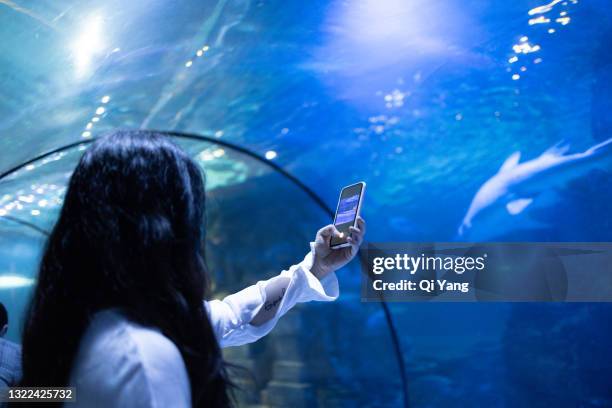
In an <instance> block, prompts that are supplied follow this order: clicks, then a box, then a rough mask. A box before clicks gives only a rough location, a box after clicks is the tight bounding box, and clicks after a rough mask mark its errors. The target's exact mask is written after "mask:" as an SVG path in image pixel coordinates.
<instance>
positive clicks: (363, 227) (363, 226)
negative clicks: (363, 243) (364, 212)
mask: <svg viewBox="0 0 612 408" xmlns="http://www.w3.org/2000/svg"><path fill="white" fill-rule="evenodd" d="M357 227H358V228H359V229H360V230H361V233H362V235H365V233H366V222H365V220H364V219H363V218H361V216H359V217H357Z"/></svg>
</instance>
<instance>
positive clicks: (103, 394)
mask: <svg viewBox="0 0 612 408" xmlns="http://www.w3.org/2000/svg"><path fill="white" fill-rule="evenodd" d="M71 378H72V381H71V383H72V384H73V385H74V386H76V387H77V392H78V398H77V401H79V402H82V403H83V404H84V405H83V406H86V405H88V404H87V403H90V404H91V403H94V402H95V405H96V406H103V405H112V406H124V405H125V406H166V405H168V404H170V405H172V406H177V405H178V406H182V405H185V406H189V405H190V390H189V379H188V376H187V370H186V368H185V364H184V361H183V359H182V357H181V354H180V352H179V350H178V348H177V347H176V345H175V344H174V343H173V342H172V341H170V339H168V338H167V337H166V336H164V335H163V334H162V333H161V332H160V331H158V330H156V329H153V328H150V327H145V326H142V325H139V324H137V323H135V322H132V321H130V320H128V319H127V318H126V317H125V316H123V315H122V314H121V313H120V312H119V311H117V310H106V311H103V312H100V313H98V314H97V315H96V316H95V317H94V319H93V321H92V322H91V324H90V326H89V328H88V329H87V330H86V332H85V334H84V336H83V337H82V339H81V344H80V347H79V352H78V354H77V357H76V359H75V363H74V365H73V370H72V375H71ZM90 397H91V400H90ZM79 405H81V404H79Z"/></svg>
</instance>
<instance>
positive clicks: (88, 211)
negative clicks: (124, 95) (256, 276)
mask: <svg viewBox="0 0 612 408" xmlns="http://www.w3.org/2000/svg"><path fill="white" fill-rule="evenodd" d="M204 209H205V194H204V182H203V179H202V174H201V170H200V168H199V167H198V166H197V165H196V163H194V162H193V161H192V160H191V159H190V158H189V157H188V156H187V155H186V154H185V153H184V152H183V151H182V150H181V149H179V148H178V147H177V146H175V145H174V144H173V143H171V142H170V141H169V140H168V139H167V138H166V137H164V136H162V135H159V134H154V133H151V132H141V131H132V132H116V133H114V134H112V135H109V136H107V137H104V138H102V139H100V140H98V141H97V142H95V143H94V144H93V145H92V146H91V147H90V148H89V149H88V150H87V151H86V152H85V154H84V156H83V157H82V158H81V160H80V162H79V164H78V165H77V167H76V169H75V171H74V173H73V175H72V178H71V180H70V183H69V186H68V190H67V192H66V197H65V200H64V206H63V208H62V210H61V213H60V216H59V219H58V221H57V224H56V225H55V227H54V229H53V231H52V233H51V236H50V237H49V240H48V242H47V245H46V249H45V251H44V255H43V258H42V261H41V265H40V271H39V277H38V284H37V286H36V289H35V292H34V297H33V300H32V303H31V305H30V309H29V312H28V316H27V320H26V324H25V329H24V336H23V379H22V382H21V385H22V386H75V387H76V396H77V403H76V405H78V406H104V407H112V406H130V407H132V406H143V407H167V406H172V407H187V406H198V407H201V406H207V407H208V406H211V407H214V406H228V405H231V401H230V396H229V395H230V388H231V384H230V382H229V380H228V376H227V373H226V369H225V364H224V361H223V358H222V355H221V350H220V347H225V346H232V345H240V344H246V343H249V342H253V341H255V340H257V339H259V338H260V337H262V336H264V335H265V334H267V333H268V332H269V331H270V330H271V329H272V328H273V327H274V325H275V324H276V321H277V320H278V318H279V317H280V316H282V315H283V314H284V313H286V312H287V311H288V310H289V309H290V308H291V307H292V306H293V305H295V304H296V303H297V302H306V301H310V300H321V301H331V300H334V299H335V298H336V297H337V296H338V281H337V279H336V277H335V274H334V271H335V270H337V269H338V268H340V267H342V266H344V265H346V264H347V263H348V262H349V261H350V260H351V259H352V258H353V257H354V256H355V255H356V253H357V250H358V246H359V244H360V243H361V241H362V239H363V235H364V233H365V224H364V221H363V220H362V219H360V220H359V221H358V227H357V228H353V229H352V238H351V241H350V242H351V246H350V247H347V248H342V249H339V250H330V249H329V240H330V237H331V236H332V235H333V234H337V233H338V232H337V230H335V228H334V227H333V226H331V225H330V226H327V227H325V228H323V229H321V230H320V231H319V232H318V233H317V236H316V239H315V242H313V243H311V251H310V253H309V254H308V255H306V257H305V258H304V260H303V261H302V262H300V263H299V264H297V265H294V266H292V267H291V268H289V270H287V271H283V272H281V273H280V275H278V276H277V277H274V278H272V279H269V280H267V281H260V282H258V283H257V284H256V285H253V286H251V287H249V288H246V289H244V290H242V291H241V292H238V293H236V294H234V295H231V296H228V297H226V298H225V299H224V300H223V301H219V300H212V301H208V302H204V301H203V300H202V299H203V298H204V295H205V293H206V292H207V289H208V284H209V281H208V274H207V272H206V266H205V262H204V256H203V248H204V235H205V231H204V229H203V227H202V225H203V219H204V214H205V211H204ZM71 406H74V405H73V404H71Z"/></svg>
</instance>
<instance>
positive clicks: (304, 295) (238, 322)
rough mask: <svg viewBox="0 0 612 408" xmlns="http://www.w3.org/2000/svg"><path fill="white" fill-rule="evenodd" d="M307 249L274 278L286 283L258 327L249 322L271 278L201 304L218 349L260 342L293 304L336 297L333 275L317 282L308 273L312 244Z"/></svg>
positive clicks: (336, 288) (259, 305) (312, 251)
mask: <svg viewBox="0 0 612 408" xmlns="http://www.w3.org/2000/svg"><path fill="white" fill-rule="evenodd" d="M310 248H311V252H309V253H308V254H307V255H306V257H305V258H304V260H303V261H302V262H300V263H299V264H297V265H293V266H292V267H291V268H289V269H288V270H285V271H282V272H281V273H280V275H278V276H284V277H287V278H289V279H290V280H289V284H288V286H287V290H286V291H285V294H284V296H283V299H282V300H281V303H280V306H279V307H278V310H277V312H276V315H275V316H274V317H273V318H272V319H270V320H269V321H267V322H265V323H264V324H262V325H261V326H253V325H251V324H250V322H251V320H252V319H253V317H255V315H257V313H258V312H259V309H260V308H261V307H262V305H263V304H264V303H265V301H266V290H265V289H266V285H267V284H268V283H269V282H270V280H271V279H269V280H266V281H259V282H257V283H256V284H255V285H253V286H249V287H248V288H246V289H243V290H241V291H240V292H238V293H234V294H233V295H229V296H227V297H226V298H224V299H223V300H211V301H208V302H205V305H206V309H207V311H208V315H209V317H210V321H211V323H212V326H213V330H214V332H215V335H216V337H217V340H218V341H219V344H220V345H221V347H229V346H240V345H243V344H247V343H252V342H254V341H256V340H258V339H260V338H261V337H263V336H265V335H266V334H268V333H269V332H270V331H271V330H272V329H273V328H274V326H275V325H276V322H277V321H278V319H279V318H280V317H281V316H283V315H284V314H285V313H287V311H288V310H289V309H291V308H292V307H293V306H295V304H296V303H301V302H308V301H311V300H318V301H332V300H335V299H336V298H337V297H338V294H339V289H338V279H337V277H336V274H335V273H334V272H332V273H330V274H329V275H326V276H325V277H324V278H323V279H321V280H319V279H318V278H317V277H315V276H314V275H313V274H312V272H310V269H311V268H312V259H313V255H312V254H313V253H314V243H312V242H311V243H310ZM272 279H274V278H272Z"/></svg>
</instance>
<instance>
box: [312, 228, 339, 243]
mask: <svg viewBox="0 0 612 408" xmlns="http://www.w3.org/2000/svg"><path fill="white" fill-rule="evenodd" d="M339 234H340V233H339V232H338V230H337V229H336V227H335V226H334V225H332V224H329V225H326V226H325V227H323V228H321V229H320V230H319V231H318V232H317V237H316V240H315V241H316V242H317V243H323V244H326V245H329V241H330V240H331V238H332V236H336V235H339Z"/></svg>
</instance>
